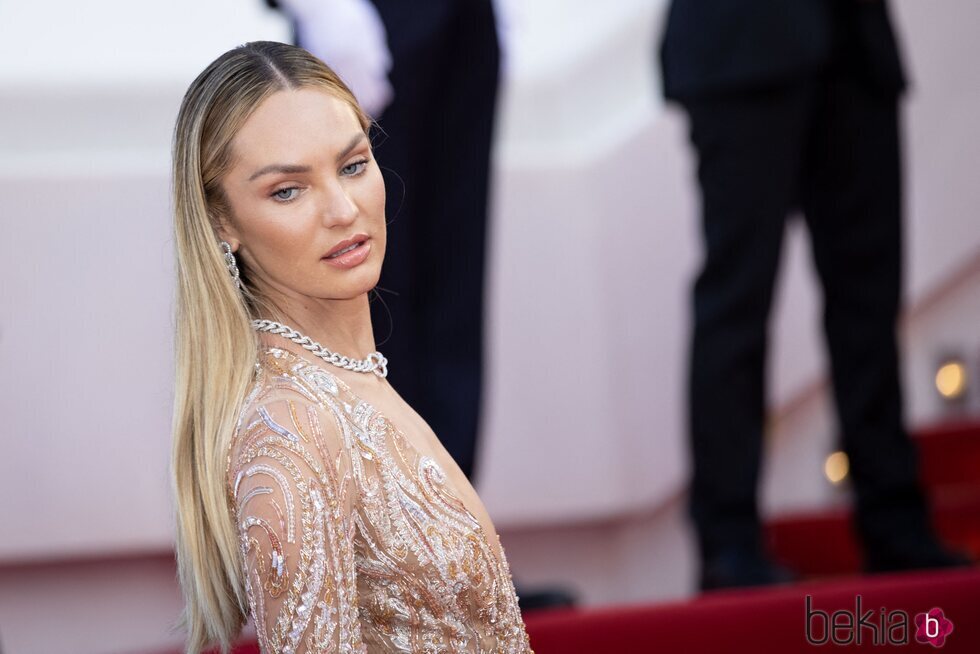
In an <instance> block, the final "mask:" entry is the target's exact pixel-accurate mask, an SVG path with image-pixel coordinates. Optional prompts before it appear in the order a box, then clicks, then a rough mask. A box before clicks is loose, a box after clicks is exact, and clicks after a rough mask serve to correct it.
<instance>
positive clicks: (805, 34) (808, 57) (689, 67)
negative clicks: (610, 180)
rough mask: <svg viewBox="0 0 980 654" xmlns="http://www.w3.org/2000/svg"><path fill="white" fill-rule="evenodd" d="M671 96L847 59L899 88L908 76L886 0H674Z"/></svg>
mask: <svg viewBox="0 0 980 654" xmlns="http://www.w3.org/2000/svg"><path fill="white" fill-rule="evenodd" d="M660 63H661V67H662V71H663V84H664V95H666V96H667V97H668V98H671V99H677V100H683V99H684V98H693V97H698V96H704V95H708V94H713V93H718V92H725V91H730V90H736V89H743V88H746V87H749V86H753V85H765V84H770V83H774V82H780V81H783V80H788V79H792V78H794V77H798V76H802V75H807V74H812V73H813V72H815V71H817V70H820V69H822V68H824V67H826V66H828V65H831V64H834V65H846V66H848V67H850V68H851V69H852V70H854V71H855V72H856V73H857V74H858V75H860V76H862V77H863V78H865V79H866V80H867V81H868V83H870V84H873V85H876V86H878V87H880V88H881V89H882V90H884V91H888V92H895V93H898V92H900V91H902V90H903V89H904V88H905V85H906V78H905V73H904V70H903V67H902V62H901V56H900V54H899V49H898V45H897V43H896V39H895V34H894V32H893V30H892V26H891V21H890V19H889V15H888V7H887V5H886V2H885V0H672V2H671V6H670V11H669V13H668V16H667V25H666V29H665V31H664V38H663V41H662V43H661V48H660Z"/></svg>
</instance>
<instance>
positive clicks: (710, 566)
mask: <svg viewBox="0 0 980 654" xmlns="http://www.w3.org/2000/svg"><path fill="white" fill-rule="evenodd" d="M797 579H799V575H797V574H796V573H795V572H793V571H792V570H790V569H789V568H786V567H784V566H782V565H779V564H778V563H775V562H773V561H771V560H769V558H767V557H766V556H765V555H764V554H763V553H762V552H760V551H759V550H757V549H744V548H731V549H726V550H724V551H722V552H720V553H719V554H717V555H715V556H712V557H710V558H709V559H708V560H707V561H705V562H704V563H703V564H702V566H701V582H700V586H701V590H702V591H704V590H716V589H719V588H738V587H743V586H769V585H772V584H785V583H790V582H793V581H796V580H797Z"/></svg>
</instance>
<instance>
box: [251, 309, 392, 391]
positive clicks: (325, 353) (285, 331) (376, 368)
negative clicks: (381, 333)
mask: <svg viewBox="0 0 980 654" xmlns="http://www.w3.org/2000/svg"><path fill="white" fill-rule="evenodd" d="M252 329H254V330H255V331H257V332H268V333H270V334H279V335H280V336H285V337H286V338H288V339H289V340H291V341H292V342H293V343H296V344H297V345H302V346H303V348H304V349H306V350H309V351H310V352H311V353H313V354H315V355H316V356H318V357H320V358H321V359H323V360H324V361H326V362H327V363H332V364H333V365H335V366H337V367H338V368H343V369H344V370H353V371H354V372H373V373H374V374H376V375H377V376H378V377H382V378H384V377H387V376H388V359H386V358H385V356H384V355H383V354H381V353H380V352H372V353H371V354H369V355H367V356H366V357H364V358H363V359H351V358H350V357H345V356H343V355H342V354H337V353H336V352H331V351H330V350H328V349H327V348H325V347H323V346H322V345H320V344H319V343H317V342H316V341H314V340H313V339H312V338H310V337H309V336H304V335H303V334H300V333H299V332H298V331H296V330H295V329H293V328H291V327H287V326H286V325H284V324H282V323H280V322H275V321H273V320H253V321H252Z"/></svg>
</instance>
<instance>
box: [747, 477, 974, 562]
mask: <svg viewBox="0 0 980 654" xmlns="http://www.w3.org/2000/svg"><path fill="white" fill-rule="evenodd" d="M931 510H932V520H933V525H934V526H935V528H936V531H937V533H938V534H939V537H940V538H941V539H942V540H943V541H944V542H945V543H946V544H948V545H950V546H951V547H954V548H956V549H960V550H963V551H965V552H967V553H968V554H970V555H971V556H972V557H973V558H974V559H980V490H969V489H963V488H960V489H958V490H957V489H946V490H944V491H942V492H938V493H936V494H935V495H934V497H933V498H932V500H931ZM852 515H853V512H852V510H851V509H850V508H837V509H828V510H824V511H813V512H808V513H800V514H793V515H790V516H781V517H778V518H774V519H772V520H770V521H769V522H768V523H767V524H766V525H765V527H764V533H765V537H766V539H767V542H768V544H769V547H770V551H771V552H772V554H773V556H774V558H776V559H777V560H779V561H781V562H782V563H784V564H786V565H788V566H790V567H791V568H793V569H794V570H797V571H798V572H800V573H801V574H804V575H807V576H823V575H838V574H854V573H858V572H860V571H861V550H860V546H859V542H858V539H857V536H856V534H855V533H854V528H853V520H852Z"/></svg>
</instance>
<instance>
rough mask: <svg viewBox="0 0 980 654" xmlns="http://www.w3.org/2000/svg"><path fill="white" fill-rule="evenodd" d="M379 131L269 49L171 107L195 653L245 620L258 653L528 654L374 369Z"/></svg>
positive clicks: (454, 470)
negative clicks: (371, 299)
mask: <svg viewBox="0 0 980 654" xmlns="http://www.w3.org/2000/svg"><path fill="white" fill-rule="evenodd" d="M370 124H371V123H370V120H369V119H368V117H367V116H365V114H364V113H363V112H362V110H361V109H360V107H359V106H358V104H357V102H356V100H355V99H354V97H353V96H352V95H351V93H350V91H349V90H348V89H347V87H346V86H344V84H343V82H341V81H340V79H339V78H337V76H336V75H335V74H334V73H333V72H332V71H331V70H330V69H329V68H327V66H325V65H324V64H323V63H322V62H321V61H319V60H318V59H316V58H315V57H313V56H312V55H310V54H309V53H308V52H306V51H305V50H302V49H300V48H296V47H293V46H289V45H284V44H281V43H272V42H255V43H248V44H246V45H244V46H241V47H238V48H235V49H234V50H231V51H229V52H227V53H225V54H224V55H222V56H221V57H219V58H218V59H217V60H215V61H214V62H213V63H212V64H211V65H210V66H208V67H207V69H205V70H204V72H203V73H201V75H200V76H198V78H197V79H196V80H194V82H193V83H192V84H191V87H190V89H189V90H188V91H187V94H186V95H185V97H184V100H183V103H182V104H181V108H180V113H179V115H178V118H177V125H176V129H175V135H174V169H173V174H174V196H173V199H174V212H175V232H176V233H175V236H176V244H177V269H178V294H177V385H176V402H175V416H174V455H173V456H174V458H173V467H174V485H175V494H176V504H177V515H178V534H177V556H178V562H179V568H180V579H181V583H182V586H183V590H184V594H185V597H186V603H187V607H186V611H185V614H184V626H185V628H186V629H187V631H188V648H187V649H188V651H189V652H192V653H195V654H196V653H197V652H198V651H200V650H201V649H202V648H204V647H206V646H207V645H208V644H209V643H211V642H217V643H218V644H220V645H221V646H222V647H223V648H227V646H228V645H229V643H230V642H231V641H232V640H233V639H234V638H235V637H236V636H237V635H238V633H239V632H240V629H241V627H242V626H243V623H244V621H245V619H246V617H247V615H248V614H249V613H250V614H251V616H252V618H253V620H254V622H255V626H256V631H257V635H258V640H259V645H260V648H261V650H262V652H268V653H272V652H276V653H279V652H281V653H283V654H301V653H306V652H521V653H526V652H529V651H530V647H529V645H528V640H527V635H526V633H525V630H524V624H523V622H522V620H521V616H520V612H519V610H518V605H517V596H516V594H515V592H514V587H513V583H512V581H511V578H510V571H509V568H508V565H507V560H506V558H505V556H504V552H503V549H502V548H501V546H500V543H499V538H498V537H497V536H496V534H495V531H494V528H493V524H492V523H491V521H490V518H489V516H488V515H487V512H486V510H485V509H484V507H483V505H482V504H481V502H480V500H479V498H478V497H477V495H476V493H475V491H474V490H473V488H472V487H471V486H470V484H469V483H468V482H467V480H466V477H465V476H464V475H463V474H462V472H461V471H460V470H459V468H458V467H457V466H456V465H455V463H454V462H453V461H452V459H451V458H450V457H449V456H448V454H447V453H446V451H445V449H444V448H443V447H442V446H441V445H440V444H439V441H438V439H437V438H436V436H435V435H434V434H433V433H432V432H431V430H430V429H429V428H428V426H427V425H426V424H425V422H424V421H423V420H422V419H421V418H420V417H419V416H418V414H416V413H415V412H414V411H412V409H411V407H409V406H408V405H407V404H405V402H404V401H403V400H402V399H401V398H400V397H399V396H398V394H397V393H396V392H395V390H394V389H393V388H392V387H391V385H390V384H388V382H387V381H386V380H385V375H386V374H387V361H386V359H385V358H384V356H383V355H381V354H380V353H379V352H376V351H375V344H374V337H373V333H372V329H371V321H370V312H369V307H368V292H369V291H370V290H371V289H372V288H373V287H374V286H375V284H376V282H377V280H378V276H379V273H380V270H381V263H382V260H383V259H384V254H385V214H384V210H385V206H384V205H385V189H384V183H383V181H382V177H381V173H380V171H379V170H378V166H377V164H376V163H375V161H374V159H373V157H372V151H371V143H370V140H369V138H368V132H369V128H370ZM429 165H439V162H438V161H433V162H429ZM396 328H397V326H396ZM321 344H322V345H321ZM327 347H329V348H330V350H327V349H326V348H327ZM392 363H393V365H397V362H392Z"/></svg>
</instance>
